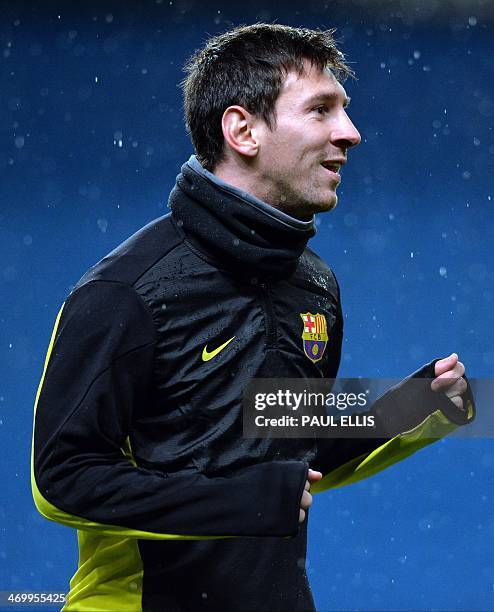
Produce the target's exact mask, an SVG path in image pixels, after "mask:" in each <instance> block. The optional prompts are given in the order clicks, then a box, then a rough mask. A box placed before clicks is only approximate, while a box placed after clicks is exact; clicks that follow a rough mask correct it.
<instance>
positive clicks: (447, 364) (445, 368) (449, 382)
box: [431, 353, 468, 410]
mask: <svg viewBox="0 0 494 612" xmlns="http://www.w3.org/2000/svg"><path fill="white" fill-rule="evenodd" d="M434 374H435V375H436V378H435V379H434V380H433V381H432V382H431V389H432V390H433V391H444V393H445V394H446V395H447V396H448V397H449V399H450V400H451V401H452V402H453V403H454V404H455V406H457V407H458V408H460V410H462V409H463V399H462V397H461V396H462V395H463V393H465V391H466V390H467V388H468V386H467V381H466V380H465V379H464V378H462V377H463V374H465V366H464V365H463V364H462V363H461V361H458V355H457V354H456V353H451V355H450V356H449V357H445V358H444V359H440V360H439V361H436V365H435V366H434Z"/></svg>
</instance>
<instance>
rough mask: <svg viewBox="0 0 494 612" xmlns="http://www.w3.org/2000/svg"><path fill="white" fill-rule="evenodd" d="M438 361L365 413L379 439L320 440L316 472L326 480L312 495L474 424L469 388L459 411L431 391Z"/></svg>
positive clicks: (359, 477)
mask: <svg viewBox="0 0 494 612" xmlns="http://www.w3.org/2000/svg"><path fill="white" fill-rule="evenodd" d="M436 361H437V359H436V360H434V361H432V362H431V363H429V364H427V365H425V366H423V367H422V368H420V369H419V370H417V371H416V372H414V373H413V374H412V375H411V376H409V377H408V378H405V379H404V380H403V381H401V383H399V384H398V385H396V386H395V387H392V388H391V389H390V390H389V391H387V392H386V393H385V394H384V395H382V396H381V397H380V398H379V399H378V400H376V402H375V403H374V404H373V405H372V407H371V409H370V410H369V411H368V412H366V413H365V414H368V415H373V416H374V418H375V423H376V428H377V429H378V431H379V432H382V434H383V437H382V438H371V437H367V438H358V439H357V438H335V439H324V440H322V439H319V440H318V442H319V453H318V461H319V464H318V465H315V466H314V467H315V469H319V470H321V471H322V472H323V474H324V477H323V478H322V480H320V481H319V482H318V483H315V484H314V485H312V486H311V492H314V493H319V492H321V491H324V490H326V489H330V488H335V487H341V486H344V485H347V484H352V483H354V482H358V481H359V480H363V479H364V478H368V477H369V476H372V475H374V474H376V473H378V472H380V471H381V470H384V469H385V468H387V467H389V466H391V465H393V464H394V463H397V462H398V461H401V460H403V459H406V458H407V457H409V456H410V455H412V454H413V453H415V452H416V451H418V450H420V449H421V448H423V447H425V446H428V445H429V444H432V443H433V442H436V441H437V440H438V439H440V438H443V437H444V436H446V435H447V434H449V433H451V432H452V431H454V430H455V429H456V428H457V427H461V426H463V425H466V424H468V423H469V422H471V421H473V419H474V418H475V402H474V398H473V394H472V390H471V387H470V384H468V388H467V391H466V392H465V393H464V394H463V402H464V408H463V409H460V408H458V407H457V406H456V405H455V404H454V403H453V402H452V401H451V400H450V399H449V398H448V397H447V396H446V394H445V393H441V392H435V391H432V390H431V388H430V384H431V381H432V379H433V378H434V366H435V363H436ZM464 378H465V379H466V377H464ZM467 383H468V380H467Z"/></svg>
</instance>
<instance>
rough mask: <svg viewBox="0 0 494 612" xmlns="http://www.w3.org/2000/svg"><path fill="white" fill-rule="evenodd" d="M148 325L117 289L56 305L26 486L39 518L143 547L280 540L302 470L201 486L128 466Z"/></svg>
mask: <svg viewBox="0 0 494 612" xmlns="http://www.w3.org/2000/svg"><path fill="white" fill-rule="evenodd" d="M154 346H155V326H154V323H153V320H152V315H151V313H150V311H149V310H148V307H147V306H146V304H145V303H144V302H143V301H142V300H141V298H140V296H138V295H137V293H136V292H135V290H134V289H133V288H132V287H131V286H129V285H126V284H124V283H120V282H110V281H99V280H97V281H92V282H89V283H87V284H85V285H82V286H81V287H79V288H77V289H76V290H75V291H74V292H73V293H72V294H71V295H70V296H69V297H68V299H67V301H66V303H65V304H64V305H63V306H62V308H61V310H60V312H59V315H58V317H57V321H56V323H55V328H54V330H53V334H52V339H51V342H50V346H49V349H48V354H47V356H46V361H45V367H44V371H43V375H42V378H41V381H40V384H39V388H38V393H37V396H36V403H35V415H34V433H33V445H32V461H31V465H32V469H31V476H32V478H31V481H32V491H33V496H34V501H35V504H36V506H37V508H38V510H39V511H40V512H41V514H43V515H44V516H45V517H46V518H48V519H51V520H54V521H57V522H60V523H63V524H66V525H69V526H72V527H76V528H78V529H83V530H94V531H97V532H99V533H103V534H107V535H124V536H130V537H138V538H149V539H168V538H172V539H201V538H202V537H232V536H291V535H295V534H296V533H297V531H298V516H299V507H300V498H301V495H302V492H303V488H304V484H305V480H306V477H307V465H306V464H305V463H303V462H300V461H275V462H272V463H268V464H266V463H265V464H262V465H255V466H251V467H248V468H246V469H244V470H241V471H238V472H237V473H235V474H234V475H232V476H231V477H228V478H227V477H224V478H207V477H206V476H204V475H202V474H200V473H197V474H194V475H187V476H183V475H180V476H178V475H174V474H165V473H162V472H160V471H157V470H149V469H144V468H141V467H137V466H135V465H134V464H133V463H132V462H131V461H130V460H129V458H128V457H127V456H126V455H125V452H124V450H123V449H124V448H125V446H126V439H127V437H128V435H129V432H130V430H131V424H132V418H133V414H135V412H136V411H138V410H139V406H140V405H143V404H144V403H145V402H147V401H150V399H151V396H152V372H153V358H154Z"/></svg>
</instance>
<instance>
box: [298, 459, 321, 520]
mask: <svg viewBox="0 0 494 612" xmlns="http://www.w3.org/2000/svg"><path fill="white" fill-rule="evenodd" d="M321 478H322V474H321V472H316V471H315V470H311V469H309V473H308V474H307V480H306V481H305V487H304V492H303V493H302V497H301V498H300V512H299V515H298V522H299V523H303V522H304V521H305V511H306V510H307V509H308V508H309V506H310V505H311V504H312V495H311V494H310V493H309V489H310V485H311V484H312V483H313V482H317V481H318V480H321Z"/></svg>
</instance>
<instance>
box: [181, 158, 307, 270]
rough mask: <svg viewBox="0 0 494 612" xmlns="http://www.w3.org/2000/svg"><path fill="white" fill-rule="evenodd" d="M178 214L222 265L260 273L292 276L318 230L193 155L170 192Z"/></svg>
mask: <svg viewBox="0 0 494 612" xmlns="http://www.w3.org/2000/svg"><path fill="white" fill-rule="evenodd" d="M169 204H170V208H171V210H172V216H173V218H174V220H175V222H176V224H177V226H178V227H179V228H181V230H182V231H183V232H184V234H185V237H186V239H187V240H188V241H189V242H191V243H192V245H193V246H194V247H196V248H197V249H199V250H200V251H201V252H202V253H203V254H204V255H206V257H207V258H208V259H210V260H211V259H212V260H214V262H215V263H216V264H217V265H219V266H220V267H222V268H228V269H230V270H233V271H235V272H240V273H242V274H243V273H247V274H252V275H254V276H256V277H261V276H262V277H267V278H269V277H274V278H281V277H285V276H287V275H289V274H291V273H292V272H293V271H294V270H295V268H296V266H297V262H298V258H299V257H300V255H301V254H302V252H303V250H304V249H305V246H306V244H307V241H308V240H309V238H311V237H312V236H313V235H314V234H315V232H316V230H315V224H314V218H312V219H311V220H309V221H302V220H300V219H295V218H294V217H291V216H289V215H287V214H285V213H283V212H281V211H279V210H277V209H276V208H273V207H272V206H270V205H268V204H266V203H265V202H262V201H261V200H258V199H257V198H255V197H254V196H252V195H250V194H248V193H245V192H242V191H241V190H240V189H237V188H236V187H234V186H233V185H229V184H227V183H225V182H223V181H222V180H221V179H219V178H218V177H216V176H214V174H211V173H210V172H208V171H207V170H205V169H204V168H203V167H202V166H201V164H200V163H199V162H198V160H197V159H196V158H195V156H192V157H191V158H190V159H189V161H188V162H186V163H185V164H184V165H183V166H182V169H181V173H180V174H179V175H178V176H177V183H176V185H175V187H174V188H173V190H172V192H171V194H170V202H169Z"/></svg>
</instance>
